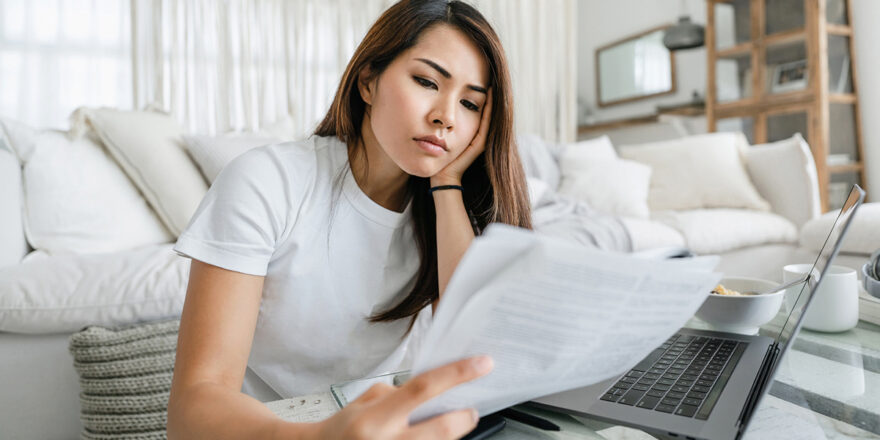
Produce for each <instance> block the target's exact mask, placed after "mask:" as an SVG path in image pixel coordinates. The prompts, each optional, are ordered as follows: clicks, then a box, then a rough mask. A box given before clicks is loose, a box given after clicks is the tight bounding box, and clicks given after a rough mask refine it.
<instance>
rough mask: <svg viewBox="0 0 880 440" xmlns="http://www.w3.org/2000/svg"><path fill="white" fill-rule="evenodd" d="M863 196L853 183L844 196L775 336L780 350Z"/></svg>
mask: <svg viewBox="0 0 880 440" xmlns="http://www.w3.org/2000/svg"><path fill="white" fill-rule="evenodd" d="M864 197H865V192H864V191H862V189H861V188H859V186H858V185H853V188H852V190H851V191H850V193H849V196H848V197H847V198H846V202H844V204H843V207H842V208H841V209H840V214H838V216H837V220H835V221H834V225H833V226H831V232H829V233H828V237H827V238H826V239H825V243H824V244H823V245H822V249H821V250H820V251H819V256H818V257H817V258H816V261H815V263H813V267H812V269H811V270H810V274H811V275H810V277H808V278H807V282H806V283H803V284H800V286H802V287H801V289H800V292H798V296H797V300H795V301H794V307H792V308H791V311H790V312H789V314H788V317H787V318H786V320H785V324H783V325H782V329H781V330H780V331H779V335H777V336H776V345H777V347H778V348H779V350H780V351H781V352H783V353H784V352H785V349H786V346H787V345H788V342H789V340H790V339H791V336H792V334H793V333H794V332H795V329H796V328H797V326H798V323H799V322H800V321H801V317H802V316H803V314H804V309H805V308H806V306H807V303H809V301H810V298H811V297H812V295H813V293H815V291H816V286H817V284H818V283H819V280H821V279H822V277H823V276H824V275H825V271H826V270H827V269H828V263H829V262H830V261H831V259H832V258H833V257H834V256H835V255H836V254H837V251H838V250H839V249H840V242H841V236H842V235H843V232H844V231H846V229H847V227H848V226H849V223H850V220H851V219H852V216H853V213H855V210H856V207H857V206H858V205H859V204H860V203H861V202H862V199H864Z"/></svg>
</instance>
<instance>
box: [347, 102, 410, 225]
mask: <svg viewBox="0 0 880 440" xmlns="http://www.w3.org/2000/svg"><path fill="white" fill-rule="evenodd" d="M364 156H366V157H364ZM348 159H349V162H350V163H351V172H352V174H353V175H354V180H355V182H357V184H358V186H359V187H360V188H361V191H363V192H364V194H366V195H367V197H369V198H370V199H371V200H372V201H374V202H376V203H378V204H379V205H382V206H383V207H384V208H386V209H390V210H392V211H396V212H403V210H404V208H405V207H406V183H407V181H408V180H409V174H407V173H406V172H404V171H403V170H401V169H400V167H398V166H397V164H396V163H394V161H393V160H391V158H390V157H388V155H387V154H385V150H383V149H382V146H381V145H379V141H378V140H377V139H376V136H375V134H374V133H373V130H372V127H371V126H370V116H369V114H365V115H364V120H363V122H362V123H361V145H360V146H359V147H357V148H351V147H350V148H349V149H348Z"/></svg>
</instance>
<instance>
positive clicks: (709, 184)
mask: <svg viewBox="0 0 880 440" xmlns="http://www.w3.org/2000/svg"><path fill="white" fill-rule="evenodd" d="M619 153H620V157H622V158H625V159H630V160H635V161H637V162H641V163H644V164H646V165H649V166H650V167H651V171H652V175H651V190H650V194H649V196H648V205H649V206H650V207H651V211H662V210H687V209H700V208H745V209H753V210H759V211H767V210H769V209H770V204H769V203H767V201H766V200H764V199H763V198H761V195H760V194H758V191H757V190H756V189H755V187H754V185H752V182H751V180H749V176H748V173H747V172H746V169H745V166H744V164H743V160H742V158H741V147H740V142H739V137H738V136H737V134H736V133H709V134H702V135H696V136H688V137H684V138H681V139H674V140H670V141H663V142H653V143H649V144H640V145H629V146H626V147H620V149H619Z"/></svg>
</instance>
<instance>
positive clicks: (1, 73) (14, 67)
mask: <svg viewBox="0 0 880 440" xmlns="http://www.w3.org/2000/svg"><path fill="white" fill-rule="evenodd" d="M129 16H130V14H129V3H128V2H125V1H120V0H0V116H3V117H8V118H13V119H16V120H19V121H21V122H24V123H27V124H30V125H33V126H37V127H51V128H60V129H64V128H66V127H67V125H68V124H67V117H68V116H69V115H70V113H71V111H73V110H74V109H75V108H77V107H79V106H82V105H88V106H109V107H121V108H130V107H131V105H132V101H131V100H132V94H131V45H130V42H131V38H130V36H131V32H130V30H129V23H130V21H129Z"/></svg>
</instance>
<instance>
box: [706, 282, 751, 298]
mask: <svg viewBox="0 0 880 440" xmlns="http://www.w3.org/2000/svg"><path fill="white" fill-rule="evenodd" d="M711 293H714V294H716V295H729V296H746V295H755V292H745V293H741V292H740V291H738V290H733V289H728V288H726V287H724V285H723V284H719V285H717V286H715V288H714V289H712V292H711Z"/></svg>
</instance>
